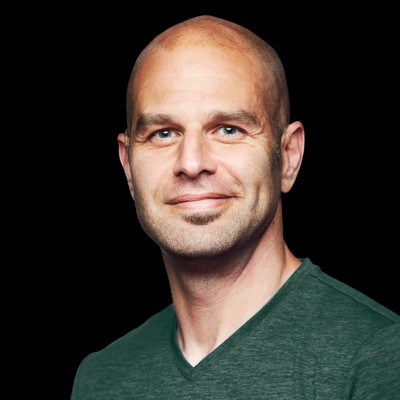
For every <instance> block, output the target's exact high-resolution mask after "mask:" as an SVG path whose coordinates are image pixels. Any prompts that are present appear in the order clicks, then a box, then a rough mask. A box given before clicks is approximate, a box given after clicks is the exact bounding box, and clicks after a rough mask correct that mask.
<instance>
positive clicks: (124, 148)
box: [117, 132, 135, 200]
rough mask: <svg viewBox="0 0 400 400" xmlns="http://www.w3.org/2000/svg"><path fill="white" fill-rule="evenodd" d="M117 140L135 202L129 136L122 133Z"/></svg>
mask: <svg viewBox="0 0 400 400" xmlns="http://www.w3.org/2000/svg"><path fill="white" fill-rule="evenodd" d="M117 139H118V152H119V160H120V161H121V164H122V168H123V169H124V172H125V176H126V179H127V181H128V186H129V191H130V192H131V195H132V198H133V200H135V195H134V192H133V184H132V173H131V167H130V163H129V149H130V146H129V136H128V134H127V133H126V132H125V133H120V134H119V135H118V137H117Z"/></svg>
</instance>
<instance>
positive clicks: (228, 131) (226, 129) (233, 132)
mask: <svg viewBox="0 0 400 400" xmlns="http://www.w3.org/2000/svg"><path fill="white" fill-rule="evenodd" d="M242 133H243V131H242V130H241V129H239V128H236V127H235V126H222V127H221V128H219V129H218V130H217V132H216V134H217V135H220V136H225V137H228V136H231V137H237V136H239V135H241V134H242Z"/></svg>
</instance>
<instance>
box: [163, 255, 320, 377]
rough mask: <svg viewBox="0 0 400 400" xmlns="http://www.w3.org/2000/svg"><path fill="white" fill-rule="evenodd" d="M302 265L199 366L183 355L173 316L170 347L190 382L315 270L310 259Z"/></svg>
mask: <svg viewBox="0 0 400 400" xmlns="http://www.w3.org/2000/svg"><path fill="white" fill-rule="evenodd" d="M299 260H300V261H301V265H300V266H299V268H297V269H296V271H295V272H294V273H293V274H292V275H291V276H290V277H289V279H288V280H287V281H286V282H285V283H284V284H283V285H282V286H281V288H280V289H279V290H278V291H277V292H276V293H275V295H274V296H273V297H272V298H271V299H270V300H269V301H268V302H267V303H266V304H265V305H264V306H263V307H262V308H261V309H260V310H259V311H257V312H256V313H255V314H254V315H253V316H252V317H251V318H250V319H249V320H247V321H246V322H245V323H244V324H243V325H242V326H241V327H240V328H239V329H237V330H236V331H235V332H234V333H232V335H231V336H229V337H228V338H227V339H226V340H225V341H224V342H223V343H222V344H221V345H220V346H218V347H217V348H216V349H215V350H213V351H212V352H211V353H210V354H209V355H207V356H206V357H204V358H203V359H202V360H201V361H200V362H199V363H198V364H196V365H195V366H192V365H191V364H190V363H189V362H188V361H187V360H186V358H185V356H184V355H183V353H182V351H181V349H180V347H179V343H178V337H177V319H176V315H175V313H174V314H173V319H174V321H173V324H172V330H171V340H170V347H171V353H172V357H173V359H174V362H175V364H176V366H177V368H178V369H179V371H180V372H181V374H182V375H184V376H185V377H186V378H187V379H188V380H194V379H195V378H196V377H197V376H199V375H201V371H203V370H204V369H207V367H208V366H209V365H212V364H214V363H216V362H217V361H218V358H219V355H220V354H223V353H224V352H225V350H226V349H228V348H229V347H231V346H232V345H233V344H234V343H235V342H237V341H238V340H239V339H240V338H242V337H243V336H245V335H246V334H248V333H249V332H250V331H251V330H253V329H254V328H255V327H256V326H257V325H258V324H259V322H260V321H261V320H263V319H264V318H265V316H266V315H267V314H269V313H270V312H271V310H272V309H273V308H275V307H276V305H277V304H279V303H280V302H281V301H282V300H283V299H284V298H285V297H286V296H287V294H288V293H290V292H291V291H292V289H293V287H294V286H295V285H296V283H297V282H298V281H299V280H300V279H301V278H302V277H303V276H304V275H305V274H306V273H307V272H309V271H310V270H311V269H313V268H315V265H314V264H313V263H312V262H311V260H310V259H309V258H299Z"/></svg>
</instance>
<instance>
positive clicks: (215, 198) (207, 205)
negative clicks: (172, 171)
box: [167, 193, 232, 211]
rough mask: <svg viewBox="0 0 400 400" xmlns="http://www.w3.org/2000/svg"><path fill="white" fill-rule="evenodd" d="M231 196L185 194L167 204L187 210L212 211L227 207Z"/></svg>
mask: <svg viewBox="0 0 400 400" xmlns="http://www.w3.org/2000/svg"><path fill="white" fill-rule="evenodd" d="M231 198H232V197H231V196H228V195H226V194H220V193H204V194H196V195H193V194H185V195H180V196H176V197H174V198H172V199H171V200H170V201H168V202H167V203H168V204H170V205H174V206H177V207H179V208H182V209H185V210H193V211H201V210H212V209H215V208H218V207H221V206H223V205H225V204H226V203H227V202H228V201H229V199H231Z"/></svg>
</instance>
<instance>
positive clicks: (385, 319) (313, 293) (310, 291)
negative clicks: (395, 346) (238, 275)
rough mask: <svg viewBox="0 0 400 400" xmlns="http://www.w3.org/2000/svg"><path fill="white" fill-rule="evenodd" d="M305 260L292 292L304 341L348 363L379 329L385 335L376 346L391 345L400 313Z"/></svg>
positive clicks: (293, 303) (325, 354) (396, 330)
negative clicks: (302, 271)
mask: <svg viewBox="0 0 400 400" xmlns="http://www.w3.org/2000/svg"><path fill="white" fill-rule="evenodd" d="M304 263H305V265H303V266H302V267H304V270H305V272H304V273H303V276H302V279H301V280H300V281H299V282H298V284H297V287H296V290H295V291H294V292H293V293H292V300H291V304H292V306H291V307H292V308H294V312H295V313H296V314H297V321H299V322H298V323H299V325H301V326H303V327H304V331H303V340H305V341H306V342H307V343H308V345H309V346H310V347H312V348H313V349H314V351H315V352H320V353H321V355H323V357H325V356H327V357H328V355H329V354H330V356H329V358H330V359H331V360H332V359H336V360H338V361H340V360H341V361H340V362H343V360H344V359H346V363H348V362H349V361H350V358H351V357H352V355H354V354H355V353H356V352H357V351H358V349H359V348H360V346H362V345H363V343H367V342H368V340H372V339H373V338H374V337H375V336H376V335H379V334H380V332H386V334H385V335H383V336H382V339H381V340H380V342H377V345H378V344H380V345H381V346H384V345H385V346H388V347H390V345H391V344H390V343H391V342H390V340H389V337H390V335H392V337H395V336H396V334H397V333H398V329H399V326H400V316H399V315H397V314H396V313H394V312H392V311H391V310H389V309H387V308H386V307H384V306H383V305H381V304H379V303H378V302H376V301H375V300H373V299H372V298H370V297H368V296H366V295H365V294H363V293H361V292H360V291H358V290H356V289H354V288H352V287H350V286H349V285H347V284H345V283H343V282H341V281H339V280H337V279H335V278H333V277H331V276H329V275H327V274H326V273H324V272H322V270H321V268H319V267H318V266H317V265H315V264H313V263H312V262H311V261H310V260H305V261H304ZM384 341H386V343H383V342H384ZM332 362H333V361H332Z"/></svg>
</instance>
